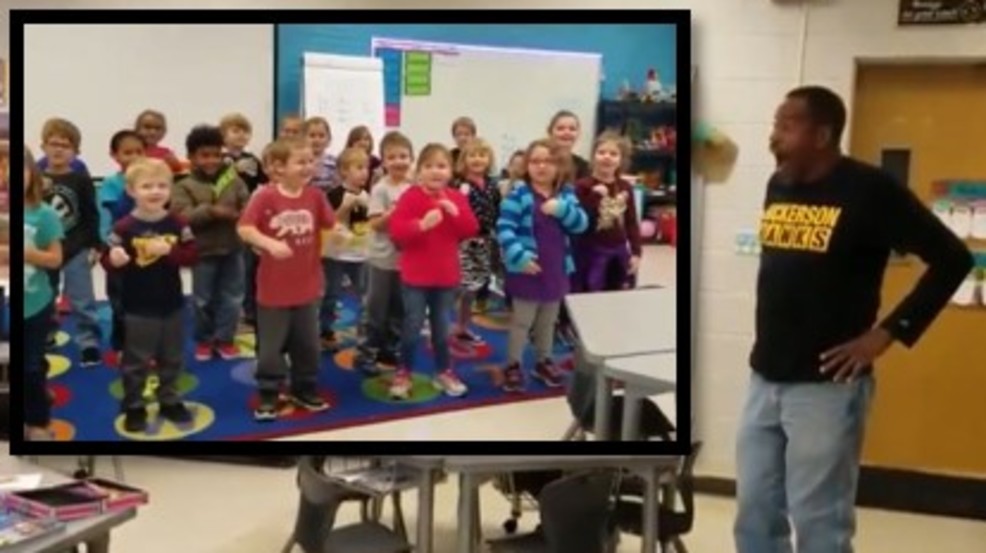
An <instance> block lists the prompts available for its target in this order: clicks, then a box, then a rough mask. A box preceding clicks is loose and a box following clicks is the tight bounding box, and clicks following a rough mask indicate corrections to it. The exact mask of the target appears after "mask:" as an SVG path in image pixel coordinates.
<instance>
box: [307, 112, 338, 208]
mask: <svg viewBox="0 0 986 553" xmlns="http://www.w3.org/2000/svg"><path fill="white" fill-rule="evenodd" d="M305 138H306V139H308V144H309V146H311V148H312V153H313V154H314V155H315V175H314V178H312V184H313V185H314V186H316V187H317V188H318V189H319V190H321V191H322V193H323V194H325V193H327V192H328V191H329V189H330V188H335V187H336V186H339V175H338V174H337V171H336V157H335V156H334V155H332V154H330V153H329V151H328V150H329V145H330V144H331V143H332V129H331V128H330V127H329V122H328V121H326V120H325V118H324V117H311V118H309V119H308V120H307V121H305Z"/></svg>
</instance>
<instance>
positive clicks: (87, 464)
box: [72, 455, 125, 483]
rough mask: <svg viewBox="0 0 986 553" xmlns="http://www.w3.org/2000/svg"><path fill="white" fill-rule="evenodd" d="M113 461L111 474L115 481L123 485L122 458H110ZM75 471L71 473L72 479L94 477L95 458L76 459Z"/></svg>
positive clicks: (92, 456) (93, 456) (91, 456)
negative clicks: (112, 473)
mask: <svg viewBox="0 0 986 553" xmlns="http://www.w3.org/2000/svg"><path fill="white" fill-rule="evenodd" d="M111 460H112V461H113V472H114V475H115V477H116V481H117V482H120V483H124V482H125V480H124V474H123V458H122V457H118V456H116V455H114V456H112V457H111ZM76 467H77V468H76V470H75V472H74V473H72V477H73V478H77V479H80V480H81V479H84V478H89V477H91V476H96V456H95V455H86V456H84V457H77V458H76Z"/></svg>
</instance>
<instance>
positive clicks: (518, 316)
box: [497, 139, 588, 392]
mask: <svg viewBox="0 0 986 553" xmlns="http://www.w3.org/2000/svg"><path fill="white" fill-rule="evenodd" d="M526 160H527V175H526V179H525V180H526V183H525V184H523V185H521V186H519V187H518V188H517V189H515V190H514V191H513V192H511V193H510V196H509V197H507V199H506V200H504V202H503V205H502V207H501V209H500V219H499V221H498V222H497V236H498V237H499V240H500V245H501V247H502V249H503V256H504V265H505V267H506V271H507V282H506V285H507V292H508V293H509V294H510V296H511V298H512V300H513V310H512V314H511V321H510V331H509V337H508V346H507V347H508V350H507V357H508V365H507V368H506V371H505V373H504V377H505V382H504V385H503V389H504V391H508V392H517V391H520V390H523V388H524V377H523V374H522V373H521V370H520V363H521V359H522V355H523V352H524V345H525V343H526V342H527V340H528V336H529V333H531V328H532V326H533V334H532V337H533V340H534V348H535V353H536V358H535V359H536V361H535V367H534V371H533V373H534V374H533V376H534V377H535V378H537V379H539V380H541V381H542V382H544V384H545V385H547V386H548V387H552V388H555V387H559V386H561V385H562V382H561V375H560V373H559V372H558V368H557V367H555V365H554V363H553V362H552V360H551V353H552V350H553V348H554V331H555V322H556V320H557V318H558V313H559V309H560V306H561V301H562V299H563V298H564V297H565V294H567V293H568V289H569V275H570V274H571V273H572V272H573V271H574V268H575V267H574V262H573V261H572V256H571V252H570V247H569V235H573V234H579V233H581V232H584V231H585V229H586V227H587V226H588V217H587V216H586V213H585V211H584V210H583V209H582V207H581V206H580V205H579V202H578V199H577V198H576V197H575V194H574V192H572V190H571V187H570V186H568V185H566V184H565V183H566V182H568V179H569V178H570V177H569V171H570V170H569V169H568V164H569V158H568V152H567V151H566V150H565V148H564V147H563V146H561V145H559V144H557V143H556V142H554V141H552V140H548V139H545V140H537V141H534V142H533V143H531V145H530V146H529V147H528V148H527V153H526Z"/></svg>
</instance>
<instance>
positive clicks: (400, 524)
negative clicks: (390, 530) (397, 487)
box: [393, 492, 408, 541]
mask: <svg viewBox="0 0 986 553" xmlns="http://www.w3.org/2000/svg"><path fill="white" fill-rule="evenodd" d="M393 501H394V531H396V532H397V535H399V536H400V537H401V539H402V540H404V541H408V535H407V524H406V523H405V522H404V509H403V508H402V507H401V493H400V492H394V494H393Z"/></svg>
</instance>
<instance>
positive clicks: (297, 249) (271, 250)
mask: <svg viewBox="0 0 986 553" xmlns="http://www.w3.org/2000/svg"><path fill="white" fill-rule="evenodd" d="M266 158H267V162H268V163H269V164H270V166H269V168H270V176H271V183H270V185H269V186H264V187H261V188H258V189H257V191H256V192H255V193H254V195H253V197H252V198H251V199H250V203H249V204H247V207H246V211H245V212H244V213H243V216H242V217H241V218H240V224H239V229H238V230H239V234H240V237H241V238H243V240H244V241H245V242H246V243H248V244H249V245H251V246H253V247H254V248H255V249H256V250H257V251H258V252H259V255H260V264H259V266H258V269H257V375H256V377H257V386H258V388H259V390H260V404H259V405H258V406H257V409H256V410H255V411H254V418H255V419H257V420H258V421H272V420H275V419H276V418H277V413H278V396H279V392H280V388H281V385H282V384H283V382H284V380H285V378H286V377H287V376H288V367H287V366H285V361H284V355H283V354H282V351H283V350H284V347H285V346H287V350H288V355H289V357H290V362H291V376H290V381H291V390H290V394H289V396H288V399H289V401H291V402H292V403H294V404H295V405H297V406H299V407H302V408H304V409H307V410H309V411H323V410H325V409H328V408H329V405H328V403H326V402H325V400H324V399H323V398H322V397H321V396H320V395H319V394H318V390H317V387H316V381H317V378H318V367H319V356H320V347H319V342H318V307H319V302H320V301H321V298H322V289H323V287H324V282H323V280H324V279H323V276H322V259H321V247H322V244H321V240H320V234H321V231H323V230H328V229H331V228H332V227H333V226H334V225H335V214H334V213H333V211H332V207H331V206H329V202H328V200H327V199H326V198H325V194H323V193H322V192H320V191H319V190H318V189H317V188H315V187H312V186H308V183H309V182H310V181H311V180H312V176H313V169H312V168H313V163H314V157H313V155H312V150H311V148H310V147H309V146H308V145H307V144H306V143H305V142H304V141H303V140H300V139H281V140H278V141H277V142H275V143H274V144H272V145H271V146H270V147H269V148H268V150H267V156H266Z"/></svg>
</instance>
